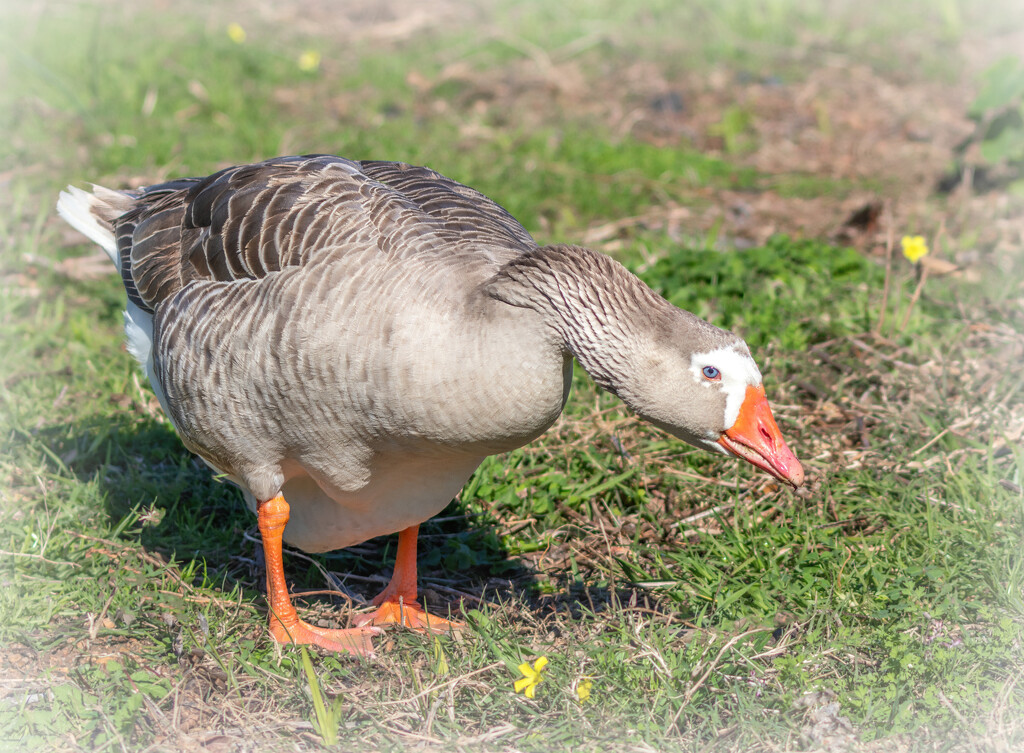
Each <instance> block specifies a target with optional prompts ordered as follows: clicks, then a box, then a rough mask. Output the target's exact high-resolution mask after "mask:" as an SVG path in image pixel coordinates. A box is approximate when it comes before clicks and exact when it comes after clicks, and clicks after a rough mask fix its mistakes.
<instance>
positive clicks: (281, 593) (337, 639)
mask: <svg viewBox="0 0 1024 753" xmlns="http://www.w3.org/2000/svg"><path fill="white" fill-rule="evenodd" d="M258 521H259V528H260V534H261V535H262V536H263V556H264V559H266V561H267V562H266V564H267V602H268V603H269V606H270V634H271V635H272V636H274V640H276V641H277V642H278V643H299V644H302V643H307V644H308V643H313V644H316V645H317V646H320V647H321V648H325V649H327V650H328V651H339V652H348V653H350V654H356V655H358V656H369V655H370V654H372V653H373V643H372V642H371V641H370V636H371V635H375V634H377V633H379V632H380V629H379V628H375V627H357V628H352V629H349V630H328V629H327V628H319V627H314V626H313V625H310V624H308V623H306V622H303V621H302V620H300V619H299V615H298V614H296V612H295V607H294V606H292V602H291V599H290V598H289V597H288V584H287V583H286V582H285V579H284V557H283V554H282V551H281V536H282V534H283V533H284V527H285V526H286V525H287V524H288V503H287V502H285V501H284V497H283V496H281V495H280V494H278V495H277V496H276V497H274V498H273V499H269V500H267V501H266V502H261V503H260V507H259V513H258Z"/></svg>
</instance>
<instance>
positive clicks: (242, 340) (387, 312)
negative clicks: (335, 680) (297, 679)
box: [58, 155, 803, 653]
mask: <svg viewBox="0 0 1024 753" xmlns="http://www.w3.org/2000/svg"><path fill="white" fill-rule="evenodd" d="M58 209H59V211H60V213H61V215H62V216H63V217H65V219H67V220H68V221H69V222H70V223H71V224H72V225H73V226H75V227H76V228H77V229H79V230H80V231H82V232H83V233H84V234H85V235H87V236H88V237H89V238H91V239H92V240H94V241H96V242H97V243H99V244H100V245H101V246H102V247H103V248H104V249H106V250H107V252H108V253H109V254H110V256H111V259H112V260H113V261H114V263H115V264H116V265H117V266H118V269H119V270H120V272H121V276H122V280H123V282H124V286H125V289H126V292H127V295H128V304H127V310H126V313H125V320H126V332H127V335H128V340H129V350H130V351H131V352H132V354H133V355H134V356H135V357H136V358H137V359H139V361H140V363H141V364H142V366H143V368H144V369H145V370H146V372H147V374H148V375H149V378H150V381H151V383H152V385H153V388H154V390H155V392H156V394H157V396H158V398H159V400H160V403H161V405H162V406H163V408H164V410H165V412H166V413H167V414H168V416H169V417H170V419H171V421H172V422H173V424H174V426H175V428H176V430H177V431H178V433H179V435H180V436H181V438H182V440H183V442H184V443H185V445H186V446H187V447H188V448H189V449H190V450H192V451H193V452H195V453H197V454H198V455H200V456H201V457H202V458H203V459H204V460H205V461H206V462H207V463H208V464H209V465H211V466H212V467H213V468H215V469H217V470H218V471H219V472H221V473H224V474H226V475H227V476H228V477H229V478H231V479H232V480H233V481H235V482H236V483H237V484H238V485H239V486H240V487H241V488H242V489H243V491H244V492H245V496H246V500H247V502H248V504H249V506H250V507H251V508H252V509H253V510H254V512H257V513H258V515H259V516H260V524H261V531H263V533H264V546H265V547H266V546H267V545H268V544H267V542H268V539H273V538H274V537H275V536H277V537H278V538H279V537H280V535H282V533H283V537H284V539H285V540H287V541H288V542H290V543H292V544H294V545H295V546H298V547H299V548H301V549H305V550H307V551H326V550H331V549H338V548H342V547H346V546H350V545H352V544H355V543H358V542H361V541H364V540H366V539H368V538H372V537H374V536H378V535H382V534H387V533H393V532H396V531H401V532H405V533H403V538H402V539H401V540H400V542H401V543H400V549H399V559H400V562H399V564H396V569H395V573H396V574H395V580H394V581H393V583H392V586H394V588H392V587H391V586H389V589H390V593H387V591H386V594H382V596H383V597H385V598H384V599H383V601H384V602H389V601H397V602H399V603H401V602H403V601H404V602H405V603H410V602H412V600H413V599H414V598H415V537H416V527H417V526H418V525H419V524H420V523H421V522H423V521H424V520H426V519H428V518H430V517H431V516H433V515H434V514H436V513H437V512H439V511H440V510H441V509H443V508H444V507H445V505H447V503H448V502H449V501H450V500H451V499H452V498H453V497H454V496H455V495H456V494H457V493H458V491H459V489H460V488H461V487H462V485H463V484H464V483H465V482H466V480H467V479H468V478H469V477H470V475H471V474H472V473H473V471H474V470H475V469H476V467H477V466H478V465H479V464H480V462H481V461H482V460H483V459H484V458H485V457H486V456H488V455H491V454H494V453H499V452H503V451H507V450H510V449H513V448H515V447H519V446H521V445H523V444H526V443H528V442H530V441H531V440H533V439H534V438H536V437H537V436H539V435H540V434H542V433H543V432H544V431H545V430H546V429H547V428H548V427H549V426H550V425H551V424H552V423H553V422H554V421H555V419H556V418H557V417H558V415H559V413H560V412H561V410H562V407H563V405H564V403H565V400H566V398H567V396H568V390H569V385H570V377H571V371H572V358H573V357H575V358H576V359H577V360H578V361H579V362H580V363H581V365H582V366H583V367H584V368H585V369H586V370H587V371H588V372H589V373H590V374H591V375H592V376H593V377H594V379H595V380H596V381H597V383H598V384H599V385H600V386H602V387H604V388H605V389H608V390H610V391H612V392H614V393H615V394H617V395H619V397H621V398H622V399H623V400H624V401H625V402H626V403H627V404H628V405H629V406H630V407H631V408H633V409H634V410H636V411H637V412H638V413H639V414H640V415H641V416H643V417H645V418H648V419H649V420H651V421H653V422H654V423H655V424H657V425H658V426H660V427H662V428H664V429H666V430H667V431H669V432H671V433H673V434H675V435H676V436H679V437H681V438H683V439H685V440H686V441H689V442H691V443H693V444H695V445H697V446H699V447H704V448H705V449H709V450H712V451H720V452H726V453H728V454H736V455H739V456H740V457H743V458H744V459H747V460H748V461H750V462H752V463H754V464H755V465H757V466H759V467H761V468H763V469H765V470H767V471H768V472H769V473H772V474H773V475H775V476H777V477H779V478H781V479H783V480H786V481H787V482H789V483H792V484H799V483H800V482H802V478H803V472H802V470H801V468H800V465H799V462H798V461H797V460H796V458H795V457H794V456H793V455H792V453H791V452H789V450H788V448H787V447H786V445H785V442H784V441H783V440H782V437H781V435H780V434H779V432H778V428H777V427H776V426H775V422H774V419H772V417H771V411H770V409H769V408H768V404H767V401H766V400H765V398H764V390H763V387H762V385H761V375H760V372H759V371H758V369H757V366H756V364H755V363H754V361H753V359H752V358H751V356H750V352H749V350H748V349H747V346H746V345H745V344H744V343H743V341H742V340H741V339H740V338H738V337H736V336H735V335H733V334H731V333H728V332H725V331H723V330H720V329H718V328H716V327H714V326H712V325H710V324H708V323H707V322H704V321H702V320H700V319H698V318H697V317H695V316H693V315H692V314H689V313H688V312H685V311H682V310H680V309H678V308H675V307H673V306H671V305H670V304H669V303H667V302H666V301H665V300H664V299H663V298H661V297H660V296H658V295H656V294H655V293H654V292H653V291H651V290H650V289H649V288H647V286H645V285H644V284H643V283H642V282H640V280H638V279H637V278H636V277H635V276H634V275H632V274H631V273H629V272H628V271H627V270H626V269H625V268H623V267H622V266H621V265H619V264H618V263H617V262H614V261H613V260H611V259H610V258H608V257H606V256H604V255H601V254H598V253H595V252H593V251H589V250H587V249H584V248H580V247H575V246H545V247H540V246H538V245H537V244H536V243H535V242H534V240H533V239H532V238H531V237H530V235H529V234H528V233H527V232H526V231H525V230H524V229H523V228H522V226H521V225H519V223H518V222H516V221H515V220H514V219H513V218H512V217H511V215H509V214H508V213H507V212H506V211H505V210H504V209H502V208H501V207H499V206H498V205H497V204H495V203H494V202H493V201H491V200H490V199H488V198H486V197H485V196H483V195H482V194H480V193H479V192H477V191H475V190H473V189H470V188H468V187H466V186H463V185H461V184H459V183H456V182H454V181H452V180H449V179H448V178H445V177H444V176H441V175H440V174H438V173H436V172H434V171H432V170H429V169H427V168H422V167H413V166H410V165H405V164H401V163H391V162H353V161H349V160H345V159H341V158H338V157H330V156H317V155H315V156H306V157H285V158H279V159H275V160H268V161H266V162H262V163H258V164H254V165H245V166H239V167H234V168H229V169H227V170H223V171H221V172H219V173H216V174H214V175H212V176H209V177H207V178H201V179H200V178H195V179H183V180H178V181H172V182H170V183H165V184H161V185H158V186H153V187H150V188H147V189H142V190H140V191H134V192H118V191H111V190H108V189H103V188H99V187H97V188H95V190H94V192H93V193H92V194H88V193H86V192H83V191H80V190H78V189H74V188H69V190H68V192H67V193H62V195H61V200H60V202H59V203H58ZM730 433H731V434H730ZM279 499H280V500H286V501H287V503H286V504H285V503H284V502H283V501H282V502H281V503H280V505H283V508H282V509H283V510H284V513H283V515H284V517H283V518H281V519H283V520H285V521H286V523H285V524H284V525H283V531H278V530H277V528H273V527H272V526H271V527H269V528H266V530H264V529H265V526H264V523H265V520H264V518H266V520H268V521H269V520H274V521H277V520H278V518H276V517H274V516H275V515H276V513H273V512H272V508H273V509H277V508H276V507H274V506H273V505H270V506H268V505H267V503H268V502H269V501H271V500H279ZM275 504H277V503H275ZM280 505H278V506H280ZM270 525H271V524H270V523H267V526H270ZM274 525H277V523H274ZM410 532H411V533H410ZM410 539H411V544H410V543H409V541H410ZM403 546H404V551H403ZM278 548H279V543H278ZM410 552H411V554H410ZM270 555H271V553H269V552H268V591H271V594H270V596H271V608H272V613H274V614H275V615H276V614H277V613H278V612H279V611H281V610H288V609H290V604H288V605H287V607H286V606H285V603H284V601H282V600H281V594H280V593H279V591H280V589H281V585H280V584H277V585H276V586H275V584H273V583H271V582H270V581H271V575H272V574H271V572H270V570H271V568H272V567H273V565H272V563H271V560H272V559H274V557H276V558H277V559H279V555H274V557H271V556H270ZM403 557H404V560H403ZM410 557H411V563H410ZM403 563H404V564H403ZM400 565H401V567H400ZM410 568H411V570H412V577H411V581H412V585H411V588H410V586H409V583H408V581H409V580H410V577H409V571H410ZM400 569H401V570H402V572H401V573H400V572H399V571H400ZM397 580H404V581H405V582H404V583H401V584H398V585H396V584H395V581H397ZM280 581H281V583H283V574H282V575H281V576H280ZM275 591H277V592H278V593H274V592H275ZM392 597H395V598H394V599H392ZM398 597H401V598H398ZM410 597H411V598H410ZM275 599H276V600H277V603H276V606H275ZM284 600H285V601H287V592H286V590H285V593H284ZM382 609H383V607H382ZM292 611H293V610H292ZM289 619H290V618H289ZM296 619H297V618H296ZM400 621H401V620H400ZM404 621H405V622H406V623H407V624H408V620H404ZM441 622H443V621H441ZM282 624H284V626H285V628H288V629H286V630H285V631H284V632H283V633H282V632H281V631H280V630H275V631H274V634H275V637H277V638H278V639H279V640H288V639H291V640H296V642H315V643H320V645H324V646H325V647H327V648H336V649H338V650H352V651H356V652H360V653H365V652H366V651H367V650H368V648H367V646H368V643H366V640H364V639H365V638H366V636H365V635H363V634H360V636H359V641H360V642H358V643H352V642H351V641H348V638H349V637H350V636H349V634H348V633H346V631H334V632H336V633H345V635H344V636H341V637H342V638H343V639H344V640H342V641H341V644H342V645H341V647H340V648H339V646H338V645H334V644H332V640H334V639H335V638H338V636H333V637H331V636H328V637H327V638H323V639H322V640H320V639H318V636H319V634H316V635H313V636H312V638H310V636H306V635H305V634H303V635H295V634H294V633H295V631H296V630H297V629H298V628H295V627H294V625H292V626H291V627H289V624H288V620H283V621H282ZM295 625H299V626H300V627H302V629H303V630H304V629H305V627H307V626H305V624H304V623H301V622H296V623H295ZM414 626H422V625H414ZM271 627H272V629H273V628H274V627H275V618H274V617H272V618H271ZM428 627H430V626H428ZM319 632H320V633H323V632H325V631H319ZM327 632H330V631H327ZM321 637H322V636H321ZM307 639H308V640H307ZM346 641H348V642H346Z"/></svg>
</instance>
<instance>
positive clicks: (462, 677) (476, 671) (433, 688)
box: [381, 661, 505, 706]
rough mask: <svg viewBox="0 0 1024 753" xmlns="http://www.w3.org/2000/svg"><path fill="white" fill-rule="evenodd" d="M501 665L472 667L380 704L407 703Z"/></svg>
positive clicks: (501, 665)
mask: <svg viewBox="0 0 1024 753" xmlns="http://www.w3.org/2000/svg"><path fill="white" fill-rule="evenodd" d="M503 666H505V662H504V661H496V662H494V663H493V664H488V665H487V666H486V667H481V668H480V669H474V670H473V671H472V672H467V673H466V674H464V675H460V676H458V677H455V678H453V679H451V680H448V681H447V682H442V683H440V684H438V685H431V686H430V687H429V688H426V689H424V690H421V691H420V692H419V693H417V694H416V695H414V696H409V697H408V698H396V699H395V700H393V701H381V705H382V706H395V705H397V704H399V703H409V702H411V701H415V700H417V699H419V698H422V697H423V696H425V695H430V694H431V693H433V692H435V691H437V690H440V689H441V688H447V687H451V686H453V685H455V684H456V683H458V682H461V681H462V680H465V679H467V678H469V677H472V676H473V675H479V674H483V673H484V672H489V671H490V670H492V669H494V668H496V667H503Z"/></svg>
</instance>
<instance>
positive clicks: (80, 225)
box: [57, 186, 121, 271]
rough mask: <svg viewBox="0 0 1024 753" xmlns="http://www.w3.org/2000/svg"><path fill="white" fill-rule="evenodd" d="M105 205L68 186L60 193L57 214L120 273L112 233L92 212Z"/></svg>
mask: <svg viewBox="0 0 1024 753" xmlns="http://www.w3.org/2000/svg"><path fill="white" fill-rule="evenodd" d="M105 205H106V202H104V201H103V200H102V199H100V198H99V197H97V196H95V195H94V194H91V193H86V192H85V191H83V190H82V189H80V188H75V187H74V186H68V190H67V191H61V192H60V199H58V201H57V213H58V214H59V215H60V216H61V217H63V218H64V219H65V220H66V221H67V223H68V224H69V225H71V227H73V228H74V229H75V230H77V231H78V232H80V233H81V234H82V235H84V236H85V237H86V238H88V239H89V240H91V241H92V242H93V243H96V244H97V245H98V246H99V247H100V248H102V249H103V250H104V251H106V252H107V256H109V257H110V260H111V261H112V262H114V266H116V267H117V269H118V271H120V270H121V259H120V257H119V256H118V253H117V240H116V239H115V238H114V231H113V230H112V229H111V227H110V226H109V225H107V224H106V223H104V222H101V221H100V219H99V218H98V217H97V216H96V214H95V213H94V212H93V209H94V208H96V207H99V206H105Z"/></svg>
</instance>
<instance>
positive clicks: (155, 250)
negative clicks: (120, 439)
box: [113, 155, 536, 311]
mask: <svg viewBox="0 0 1024 753" xmlns="http://www.w3.org/2000/svg"><path fill="white" fill-rule="evenodd" d="M113 225H114V228H115V234H116V237H117V244H118V251H119V253H120V257H121V271H122V276H123V279H124V283H125V288H126V290H127V291H128V296H129V298H130V299H131V300H132V301H133V302H134V303H135V304H136V305H138V306H140V307H141V308H143V309H144V310H148V311H152V310H154V309H155V307H156V306H157V304H159V303H160V301H162V300H165V299H166V298H168V297H170V296H172V295H174V294H175V293H176V292H177V291H178V290H180V289H181V288H182V287H184V286H185V285H187V284H188V283H190V282H192V281H194V280H215V281H232V280H242V279H257V278H261V277H265V276H266V275H268V274H271V273H273V272H275V271H278V270H280V269H283V268H285V267H292V266H301V265H305V264H308V263H310V262H311V261H313V260H314V259H316V258H318V257H319V256H321V255H322V254H324V253H328V252H331V253H337V252H338V250H339V249H342V250H343V249H344V248H346V247H350V248H357V247H358V248H365V247H366V246H367V245H375V246H377V247H378V248H379V249H380V250H381V252H383V253H387V254H392V255H397V256H405V255H409V254H416V253H421V252H424V251H427V250H434V251H443V250H444V249H445V248H451V247H454V246H459V247H464V244H465V243H472V244H475V245H478V246H480V247H481V250H482V251H483V250H491V252H492V255H493V250H494V249H501V250H502V253H500V254H499V256H514V255H515V254H517V253H519V252H521V251H523V250H526V249H528V248H533V247H535V246H536V244H535V242H534V241H533V239H532V238H531V237H530V235H529V234H528V233H527V232H526V230H524V229H523V228H522V226H521V225H519V223H517V222H516V221H515V219H513V218H512V216H511V215H509V214H508V212H506V211H505V210H504V209H502V208H501V207H499V206H498V205H497V204H495V203H494V202H493V201H491V200H490V199H488V198H486V197H485V196H483V194H481V193H479V192H477V191H474V190H473V189H471V188H468V187H466V186H463V185H461V184H459V183H456V182H455V181H452V180H449V179H448V178H445V177H444V176H442V175H440V174H439V173H436V172H434V171H433V170H429V169H427V168H419V167H412V166H409V165H403V164H399V163H391V162H362V163H360V162H352V161H350V160H345V159H342V158H339V157H332V156H326V155H308V156H304V157H282V158H278V159H273V160H268V161H266V162H260V163H256V164H252V165H242V166H238V167H231V168H227V169H226V170H222V171H220V172H218V173H215V174H213V175H211V176H209V177H207V178H187V179H183V180H177V181H173V182H170V183H164V184H161V185H157V186H152V187H150V188H147V189H144V190H142V191H140V192H138V193H137V194H136V205H135V207H134V208H133V209H132V210H131V211H129V212H127V213H126V214H124V215H122V216H120V217H119V218H117V219H116V220H114V222H113Z"/></svg>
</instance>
